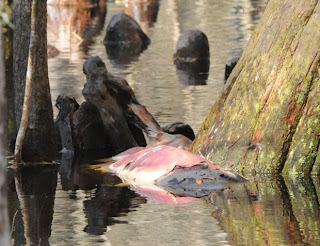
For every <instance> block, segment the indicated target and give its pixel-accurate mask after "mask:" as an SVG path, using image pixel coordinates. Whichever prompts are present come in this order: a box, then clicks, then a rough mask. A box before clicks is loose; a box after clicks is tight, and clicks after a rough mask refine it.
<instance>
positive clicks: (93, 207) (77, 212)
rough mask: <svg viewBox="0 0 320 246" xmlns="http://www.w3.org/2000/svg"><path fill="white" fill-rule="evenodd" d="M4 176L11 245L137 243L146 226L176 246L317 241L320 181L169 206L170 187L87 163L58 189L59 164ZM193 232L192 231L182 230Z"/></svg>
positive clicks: (255, 182) (259, 183)
mask: <svg viewBox="0 0 320 246" xmlns="http://www.w3.org/2000/svg"><path fill="white" fill-rule="evenodd" d="M8 177H9V180H11V183H10V190H9V193H8V196H9V208H10V219H11V221H12V228H13V235H12V238H13V239H12V240H13V245H28V244H36V245H50V244H51V245H78V243H77V242H81V243H82V245H83V243H84V242H90V241H91V242H94V243H95V245H100V244H104V243H105V242H106V241H112V242H114V243H115V244H116V245H126V244H127V243H128V242H130V245H141V244H140V243H141V242H142V241H148V242H151V241H152V240H154V236H155V235H154V233H153V232H152V231H151V230H154V227H155V226H157V228H158V234H159V235H162V236H164V235H166V237H163V238H162V236H160V238H161V240H162V242H164V243H171V242H177V243H176V244H175V243H173V245H181V243H182V242H184V239H183V238H186V237H187V238H188V237H189V240H191V241H190V242H195V241H197V240H199V242H200V244H201V243H204V244H207V243H208V242H210V240H213V239H215V240H217V241H216V242H220V243H217V244H216V245H221V243H222V242H223V245H227V244H230V245H265V244H266V245H296V244H308V245H319V243H320V233H319V231H320V210H319V198H318V193H319V187H320V186H319V184H320V183H319V179H318V178H314V179H311V178H310V177H309V178H306V179H303V178H295V179H290V178H287V177H286V178H285V179H283V178H281V177H278V178H273V177H271V178H270V177H257V178H253V179H252V180H250V181H248V182H246V183H239V184H234V185H232V186H229V187H228V189H225V190H224V191H215V192H211V193H210V194H209V195H208V197H207V198H206V199H205V200H203V199H200V198H198V199H194V198H192V199H191V198H190V199H189V201H188V203H184V204H185V205H184V206H181V205H179V204H176V205H175V206H173V204H172V202H169V203H168V201H169V200H168V199H167V198H168V197H169V193H168V192H167V191H164V190H162V191H160V190H159V189H158V190H157V192H158V193H157V194H156V193H155V190H151V193H148V192H149V191H150V190H148V189H143V190H139V189H136V187H131V188H129V187H128V186H126V185H121V181H120V180H119V179H118V178H117V177H116V176H114V175H112V174H110V173H106V172H103V173H102V172H101V171H99V170H98V169H94V168H88V167H87V166H86V167H84V166H75V167H74V168H73V170H72V171H71V177H72V179H71V180H70V184H71V185H70V186H64V187H61V186H60V184H58V186H57V166H38V167H35V166H32V167H26V168H24V169H22V171H21V172H18V173H14V172H13V171H12V170H9V173H8ZM58 180H59V183H60V179H58ZM56 187H57V188H56ZM56 189H57V190H56ZM134 190H135V191H134ZM136 192H139V193H140V195H138V194H137V193H136ZM159 192H160V193H161V192H162V193H161V195H160V196H159V194H160V193H159ZM164 192H166V193H167V194H165V193H164ZM155 194H156V196H155ZM171 196H172V199H176V200H179V199H183V197H176V196H174V195H173V194H171ZM150 198H151V199H150ZM159 198H161V199H159ZM187 199H188V198H187ZM205 201H207V202H208V203H206V202H205ZM159 202H160V203H159ZM184 202H186V201H184ZM175 203H177V202H175ZM190 216H192V220H189V219H191V218H190ZM187 218H189V219H187ZM200 218H201V219H200ZM195 221H197V222H196V223H195ZM204 222H205V223H204ZM217 223H219V225H218V224H217ZM178 224H179V226H178V227H177V228H176V227H175V226H177V225H178ZM70 225H74V226H71V227H70ZM147 225H148V226H147ZM219 226H220V227H221V228H222V229H223V231H224V232H226V233H227V234H225V233H223V232H222V231H221V229H219ZM178 228H189V230H186V231H183V230H182V231H181V230H178V231H177V229H178ZM168 230H170V231H171V232H169V231H168ZM190 230H192V231H193V233H192V236H191V235H190V233H187V232H188V231H189V232H190ZM133 231H136V232H137V233H136V234H134V235H133V234H132V233H133ZM173 232H175V233H173ZM65 235H70V236H68V237H66V236H65ZM168 235H169V236H168ZM177 235H180V236H177ZM209 235H210V236H209ZM120 238H121V239H120ZM177 238H179V240H178V241H175V240H176V239H177ZM61 240H62V241H61ZM226 240H227V241H226ZM121 242H122V243H121ZM125 242H126V243H125ZM79 245H80V244H79ZM213 245H214V244H213Z"/></svg>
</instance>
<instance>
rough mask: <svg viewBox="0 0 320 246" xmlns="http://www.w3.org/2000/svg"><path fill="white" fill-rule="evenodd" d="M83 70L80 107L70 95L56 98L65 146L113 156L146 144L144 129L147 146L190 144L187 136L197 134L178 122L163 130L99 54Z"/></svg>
mask: <svg viewBox="0 0 320 246" xmlns="http://www.w3.org/2000/svg"><path fill="white" fill-rule="evenodd" d="M83 71H84V73H85V74H86V78H87V83H86V84H85V85H84V89H83V92H82V94H83V95H84V97H85V99H86V101H85V102H84V103H83V104H81V105H80V107H79V106H78V104H77V103H76V101H75V100H74V99H72V98H69V97H67V96H63V95H61V96H59V97H58V100H57V107H58V109H59V110H60V112H59V115H58V117H57V120H56V127H57V129H58V130H59V132H60V137H61V148H62V149H67V150H81V151H90V150H101V151H103V152H104V156H112V155H116V154H118V153H120V152H122V151H124V150H127V149H129V148H131V147H134V146H146V140H145V138H144V135H143V133H142V131H143V132H144V133H145V134H146V135H147V136H148V138H149V140H150V141H149V144H148V146H157V145H170V146H174V147H180V148H184V149H188V148H189V147H190V145H191V142H192V141H191V140H190V139H189V138H188V137H186V136H184V135H187V136H190V137H191V138H192V137H194V133H193V131H192V129H191V128H190V126H188V125H185V124H183V123H179V124H173V125H172V126H169V127H168V128H165V129H164V130H163V129H162V128H161V127H160V125H159V124H158V123H157V121H156V120H155V119H154V118H153V116H152V115H151V114H150V113H149V112H148V110H147V109H146V108H145V107H144V106H143V105H141V104H140V103H139V102H138V100H137V99H136V97H135V94H134V92H133V90H132V88H131V87H130V85H129V84H128V82H127V81H126V80H125V79H122V78H119V77H115V76H113V75H112V74H110V73H109V72H108V71H107V69H106V67H105V64H104V63H103V61H102V60H101V58H100V57H98V56H93V57H90V58H89V59H88V60H87V61H86V62H85V63H84V66H83ZM173 126H176V127H173ZM178 126H179V127H178ZM165 131H168V132H170V133H167V132H165Z"/></svg>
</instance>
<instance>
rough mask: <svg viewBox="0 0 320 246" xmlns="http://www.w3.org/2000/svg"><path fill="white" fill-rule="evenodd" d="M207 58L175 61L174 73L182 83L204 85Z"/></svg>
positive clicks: (207, 71) (206, 74) (208, 65)
mask: <svg viewBox="0 0 320 246" xmlns="http://www.w3.org/2000/svg"><path fill="white" fill-rule="evenodd" d="M209 67H210V61H209V60H200V61H195V62H183V63H182V62H181V63H176V73H177V76H178V78H179V81H180V83H181V84H183V85H206V81H207V79H208V76H209Z"/></svg>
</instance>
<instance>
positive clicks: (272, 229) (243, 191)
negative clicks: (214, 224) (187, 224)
mask: <svg viewBox="0 0 320 246" xmlns="http://www.w3.org/2000/svg"><path fill="white" fill-rule="evenodd" d="M318 185H319V183H318V181H317V186H318ZM315 187H316V186H314V184H313V181H312V179H311V178H306V179H290V178H286V179H285V180H284V179H283V178H281V177H279V178H278V179H274V178H268V177H265V178H256V179H254V180H252V181H251V182H249V183H247V184H245V185H239V186H238V187H237V188H235V189H234V190H233V191H232V192H229V191H226V192H223V193H219V194H212V195H211V196H210V199H209V200H210V203H211V204H212V205H213V207H214V211H213V216H214V218H216V219H217V220H219V222H220V225H221V226H222V227H223V229H224V230H225V231H226V232H227V233H228V234H229V237H228V240H229V242H230V243H231V244H233V245H296V244H307V245H309V244H311V245H318V244H319V243H320V234H319V230H320V216H319V212H320V211H319V201H318V197H317V194H316V190H315Z"/></svg>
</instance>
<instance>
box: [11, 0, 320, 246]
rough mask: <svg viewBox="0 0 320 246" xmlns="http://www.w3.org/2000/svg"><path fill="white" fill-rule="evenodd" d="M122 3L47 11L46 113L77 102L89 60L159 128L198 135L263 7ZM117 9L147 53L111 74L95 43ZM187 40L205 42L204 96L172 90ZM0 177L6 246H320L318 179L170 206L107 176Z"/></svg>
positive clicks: (258, 3)
mask: <svg viewBox="0 0 320 246" xmlns="http://www.w3.org/2000/svg"><path fill="white" fill-rule="evenodd" d="M100 2H103V1H100ZM126 2H127V1H124V4H122V3H121V2H120V1H109V2H107V3H106V8H104V7H103V6H102V7H101V8H100V11H98V10H97V9H91V10H90V9H89V10H88V9H86V10H85V9H73V8H62V7H61V8H57V7H49V8H48V42H49V43H50V44H51V45H54V46H55V47H57V48H58V49H59V50H60V54H59V55H58V56H57V57H55V58H51V59H49V77H50V84H51V92H52V99H53V103H54V101H55V99H56V98H57V96H58V95H60V94H67V95H69V96H72V97H75V98H76V99H77V101H78V102H80V103H81V102H82V101H83V97H82V95H81V91H82V88H83V85H84V83H85V76H84V74H83V73H82V65H83V62H84V61H85V59H86V58H88V57H89V56H91V55H99V56H100V57H101V58H102V59H103V61H104V62H105V63H106V65H107V69H108V70H109V71H110V72H111V73H112V74H114V75H117V76H121V77H124V78H126V79H127V80H128V82H129V83H130V85H131V86H132V87H133V88H134V91H135V93H136V95H137V98H138V100H139V101H140V102H141V103H142V104H144V105H145V106H146V107H147V108H148V110H149V111H150V112H151V113H152V114H153V115H154V117H155V118H156V119H157V121H158V122H159V123H160V124H161V125H162V126H164V125H166V124H169V123H172V122H175V121H183V122H186V123H188V124H190V125H191V126H192V127H193V128H194V130H195V132H197V131H198V130H199V128H200V126H201V123H202V122H203V120H204V119H205V117H206V115H207V114H208V112H209V110H210V107H211V106H212V104H213V103H214V101H215V100H216V99H217V97H218V96H219V94H220V92H221V90H222V88H223V85H224V68H225V64H228V63H230V62H231V61H232V59H234V58H238V57H239V56H240V54H241V51H242V50H243V49H244V47H245V44H246V42H247V41H248V39H249V37H250V34H251V32H252V30H253V28H254V26H255V24H256V23H257V21H258V19H259V17H260V15H261V12H262V10H263V7H264V4H265V2H266V1H262V0H252V1H249V0H225V1H214V0H166V1H165V0H162V1H159V2H158V4H159V5H158V11H157V12H156V13H151V12H152V11H151V10H150V11H149V12H147V13H148V15H143V12H141V10H143V9H147V7H148V6H149V7H150V5H142V6H140V7H139V5H138V2H139V1H132V2H133V3H134V5H130V1H129V2H127V4H129V5H128V6H129V7H126ZM124 10H125V11H126V12H127V13H131V14H133V15H134V17H135V18H136V19H137V20H138V21H140V24H141V26H142V27H143V28H144V31H145V32H146V33H147V35H148V36H149V37H150V39H151V42H152V43H151V45H150V46H149V47H148V49H147V50H145V51H144V52H143V53H142V54H141V55H140V56H139V58H138V59H137V60H136V61H133V62H131V63H129V64H121V65H119V64H112V63H111V62H110V61H109V59H108V57H107V54H106V50H105V47H104V45H103V39H104V36H105V31H106V27H107V24H108V23H109V21H110V19H111V17H112V16H113V15H114V14H116V13H119V12H122V11H124ZM150 13H151V14H153V16H154V15H155V14H156V16H157V18H156V21H154V18H150V17H148V16H150ZM189 29H199V30H202V31H203V32H204V33H206V35H207V36H208V39H209V45H210V56H211V58H210V71H209V77H208V79H207V81H206V85H204V86H186V85H185V84H184V83H183V82H181V81H179V78H178V77H177V75H176V70H175V66H174V64H173V62H172V56H173V52H174V48H175V44H176V42H177V40H178V38H179V35H180V34H181V33H182V32H184V31H187V30H189ZM55 114H57V110H55ZM8 177H9V181H10V183H9V194H8V195H9V205H10V218H11V221H12V231H13V234H12V243H13V244H14V245H27V244H32V243H33V244H34V245H115V246H118V245H295V244H300V245H302V244H304V245H319V244H320V235H319V234H320V233H319V231H320V220H319V214H320V213H319V199H318V197H320V189H319V187H320V186H319V180H318V179H311V178H308V179H301V180H300V179H294V180H291V179H282V178H280V179H276V180H275V179H272V178H270V177H265V178H263V177H258V178H253V179H252V180H250V181H248V182H246V183H244V184H240V185H237V186H233V187H230V188H229V189H227V190H225V191H223V192H217V193H212V194H210V195H209V197H206V198H199V199H193V200H191V201H190V202H189V203H183V204H181V203H180V204H175V203H174V201H177V200H178V198H176V197H173V196H171V197H170V199H171V200H172V202H170V203H164V202H161V201H159V199H158V200H157V199H153V198H150V197H142V196H140V195H138V194H137V193H135V192H134V191H132V190H131V189H130V188H128V187H127V186H124V185H121V182H120V180H119V179H117V178H116V177H115V176H112V175H110V174H108V173H101V172H99V171H95V170H90V169H85V168H80V167H73V168H69V169H60V171H59V170H58V167H56V166H46V167H28V168H25V169H23V170H22V171H21V173H18V174H16V175H14V174H13V173H11V171H9V173H8Z"/></svg>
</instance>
